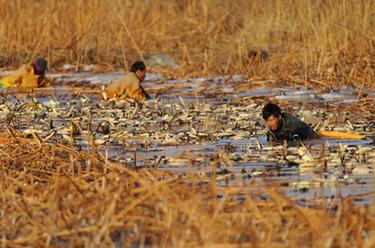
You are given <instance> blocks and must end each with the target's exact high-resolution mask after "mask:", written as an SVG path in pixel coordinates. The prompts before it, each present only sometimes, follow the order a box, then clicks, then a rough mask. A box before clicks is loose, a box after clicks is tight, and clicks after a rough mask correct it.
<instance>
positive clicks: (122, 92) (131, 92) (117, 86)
mask: <svg viewBox="0 0 375 248" xmlns="http://www.w3.org/2000/svg"><path fill="white" fill-rule="evenodd" d="M104 92H105V94H106V95H107V98H114V97H120V98H124V97H127V96H128V97H130V98H134V99H136V100H147V99H149V96H148V95H147V93H146V92H145V90H144V89H143V88H142V86H141V81H140V80H139V79H138V78H137V76H136V75H135V73H134V72H129V73H128V74H126V75H125V76H124V77H123V78H121V79H118V80H115V81H114V82H113V83H111V84H110V85H108V86H107V88H105V90H104Z"/></svg>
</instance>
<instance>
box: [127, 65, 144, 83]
mask: <svg viewBox="0 0 375 248" xmlns="http://www.w3.org/2000/svg"><path fill="white" fill-rule="evenodd" d="M130 71H131V72H134V73H135V75H136V76H137V78H138V79H139V80H141V81H142V80H143V79H145V77H146V65H145V63H143V62H142V61H137V62H135V63H134V64H133V65H132V67H131V68H130Z"/></svg>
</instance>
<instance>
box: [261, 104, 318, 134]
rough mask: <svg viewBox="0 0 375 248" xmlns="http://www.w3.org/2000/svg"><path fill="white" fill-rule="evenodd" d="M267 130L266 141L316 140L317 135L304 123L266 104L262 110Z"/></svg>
mask: <svg viewBox="0 0 375 248" xmlns="http://www.w3.org/2000/svg"><path fill="white" fill-rule="evenodd" d="M262 115H263V119H264V120H265V121H266V123H267V126H268V128H269V130H268V133H267V140H268V141H281V140H287V141H293V140H304V139H311V138H318V137H319V135H318V134H317V133H316V132H315V131H314V130H313V129H312V128H311V127H310V126H309V125H307V124H306V123H305V122H303V121H301V120H300V119H298V118H297V117H296V116H294V115H292V114H290V113H282V112H281V109H280V108H279V106H277V105H276V104H273V103H268V104H267V105H266V106H264V108H263V110H262Z"/></svg>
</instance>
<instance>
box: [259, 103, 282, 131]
mask: <svg viewBox="0 0 375 248" xmlns="http://www.w3.org/2000/svg"><path fill="white" fill-rule="evenodd" d="M262 115H263V119H264V120H265V121H266V123H267V126H268V127H269V128H270V129H271V131H275V130H277V129H278V128H279V127H280V121H281V110H280V108H279V106H277V105H276V104H273V103H268V104H267V105H266V106H264V107H263V109H262Z"/></svg>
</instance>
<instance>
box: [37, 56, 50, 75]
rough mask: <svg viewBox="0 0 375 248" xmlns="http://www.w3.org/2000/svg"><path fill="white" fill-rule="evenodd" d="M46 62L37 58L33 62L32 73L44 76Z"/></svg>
mask: <svg viewBox="0 0 375 248" xmlns="http://www.w3.org/2000/svg"><path fill="white" fill-rule="evenodd" d="M47 65H48V63H47V60H45V59H44V58H37V59H36V60H35V62H34V72H35V74H37V75H44V73H45V72H46V70H47Z"/></svg>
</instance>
